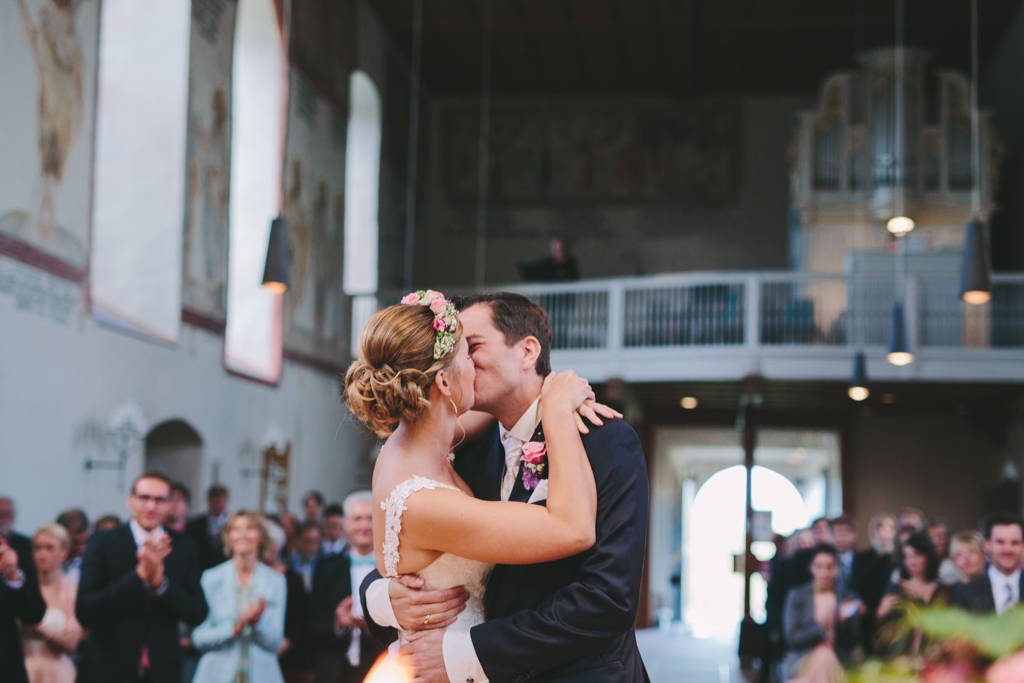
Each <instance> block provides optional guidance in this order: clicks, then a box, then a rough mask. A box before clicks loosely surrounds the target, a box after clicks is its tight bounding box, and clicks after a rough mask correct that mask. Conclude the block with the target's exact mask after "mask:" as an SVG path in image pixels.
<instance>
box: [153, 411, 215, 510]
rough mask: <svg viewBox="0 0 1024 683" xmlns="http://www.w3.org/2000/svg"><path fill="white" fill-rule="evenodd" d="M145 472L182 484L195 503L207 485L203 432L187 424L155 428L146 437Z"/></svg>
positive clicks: (172, 422) (178, 422)
mask: <svg viewBox="0 0 1024 683" xmlns="http://www.w3.org/2000/svg"><path fill="white" fill-rule="evenodd" d="M144 469H145V470H146V471H156V472H161V473H162V474H165V475H167V477H168V478H170V480H171V481H175V482H181V483H182V484H184V485H185V486H187V487H188V490H189V491H191V492H192V499H193V501H195V500H199V499H200V491H199V489H200V487H201V486H202V484H203V439H202V437H201V436H199V432H197V431H196V430H195V429H193V428H192V426H191V425H190V424H188V423H187V422H185V421H184V420H168V421H166V422H161V423H160V424H158V425H157V426H156V427H153V429H151V430H150V431H149V434H147V435H146V459H145V468H144Z"/></svg>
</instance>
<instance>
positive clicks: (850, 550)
mask: <svg viewBox="0 0 1024 683" xmlns="http://www.w3.org/2000/svg"><path fill="white" fill-rule="evenodd" d="M832 545H833V547H834V548H835V549H836V559H837V560H838V561H839V572H838V573H837V574H836V586H838V587H839V589H840V591H846V590H850V587H851V585H852V583H853V573H854V569H855V568H854V565H855V564H858V562H857V557H856V554H855V553H854V548H856V546H857V525H856V523H855V522H854V521H853V520H852V519H851V518H849V517H837V518H836V519H833V520H832ZM858 569H859V567H858Z"/></svg>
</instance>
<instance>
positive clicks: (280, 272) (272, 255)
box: [263, 216, 291, 294]
mask: <svg viewBox="0 0 1024 683" xmlns="http://www.w3.org/2000/svg"><path fill="white" fill-rule="evenodd" d="M290 265H291V257H290V255H289V253H288V235H287V234H286V233H285V225H284V218H282V217H280V216H278V217H277V218H275V219H274V220H273V221H272V222H271V223H270V240H269V242H268V244H267V263H266V266H265V267H264V269H263V286H264V287H266V288H267V289H269V290H270V291H271V292H273V293H274V294H283V293H284V292H286V291H288V287H289V286H290V285H291V277H290V276H291V273H290V272H289V271H290Z"/></svg>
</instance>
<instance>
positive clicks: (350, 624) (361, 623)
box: [334, 596, 366, 631]
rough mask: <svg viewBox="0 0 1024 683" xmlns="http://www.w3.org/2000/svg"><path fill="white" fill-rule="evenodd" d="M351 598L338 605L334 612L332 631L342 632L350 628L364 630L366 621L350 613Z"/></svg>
mask: <svg viewBox="0 0 1024 683" xmlns="http://www.w3.org/2000/svg"><path fill="white" fill-rule="evenodd" d="M352 604H353V598H352V596H349V597H347V598H345V599H344V600H342V601H341V602H339V603H338V607H337V609H335V610H334V630H335V631H343V630H345V629H350V628H358V629H360V630H362V631H365V630H366V620H365V619H362V618H360V617H357V616H355V615H354V614H353V613H352Z"/></svg>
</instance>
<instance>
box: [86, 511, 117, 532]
mask: <svg viewBox="0 0 1024 683" xmlns="http://www.w3.org/2000/svg"><path fill="white" fill-rule="evenodd" d="M119 526H121V518H120V517H118V516H117V515H103V516H102V517H100V518H99V519H97V520H96V522H95V523H94V524H93V525H92V532H93V533H94V534H98V533H99V532H101V531H106V530H107V529H115V528H117V527H119Z"/></svg>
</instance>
